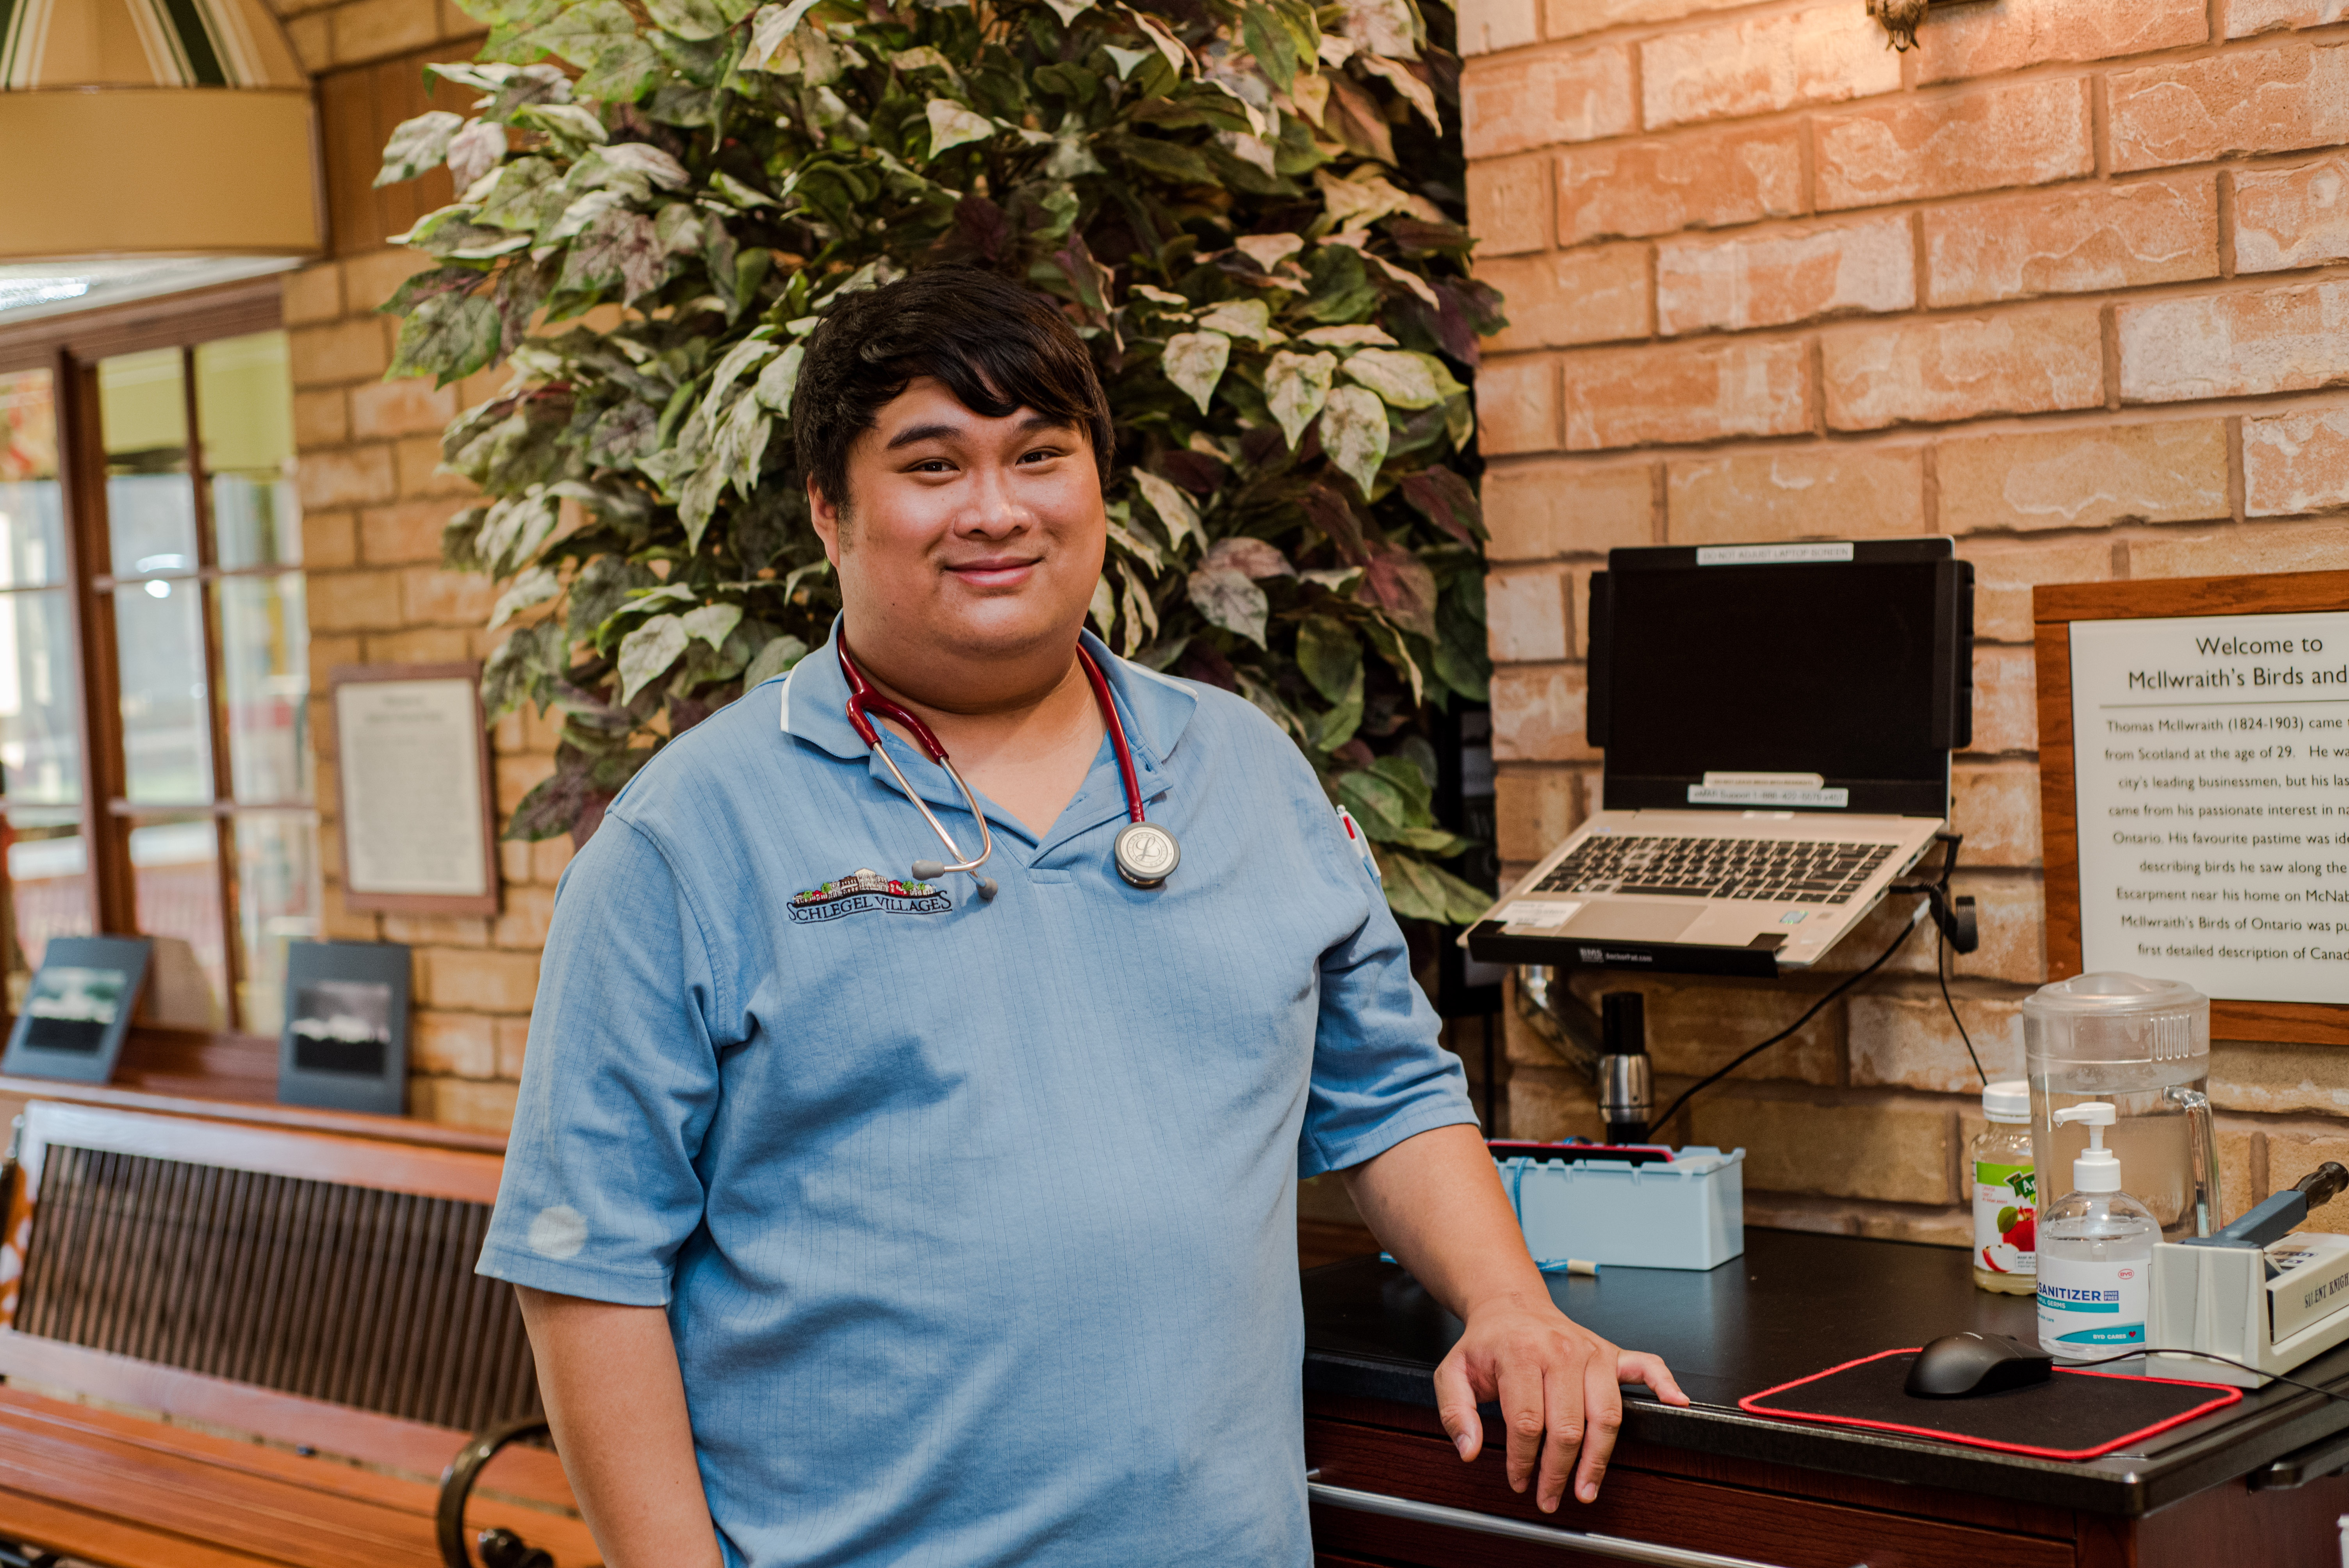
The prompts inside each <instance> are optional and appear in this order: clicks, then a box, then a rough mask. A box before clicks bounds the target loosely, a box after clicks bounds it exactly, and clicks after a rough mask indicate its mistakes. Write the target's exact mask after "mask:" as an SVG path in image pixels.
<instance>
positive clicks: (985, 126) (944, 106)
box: [922, 98, 996, 158]
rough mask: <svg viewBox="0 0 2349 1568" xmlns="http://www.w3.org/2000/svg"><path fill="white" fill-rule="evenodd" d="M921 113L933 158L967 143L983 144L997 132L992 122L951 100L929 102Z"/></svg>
mask: <svg viewBox="0 0 2349 1568" xmlns="http://www.w3.org/2000/svg"><path fill="white" fill-rule="evenodd" d="M922 112H923V115H924V117H925V118H926V119H927V120H928V121H929V126H930V156H931V157H932V158H936V156H937V155H938V154H939V153H941V152H944V151H946V150H947V149H948V148H950V147H960V146H961V145H962V144H963V143H965V142H967V141H985V140H986V139H988V138H989V137H991V136H993V135H994V134H995V131H996V125H995V122H994V121H993V120H991V119H988V118H987V117H986V116H985V115H983V114H973V113H972V112H971V111H970V110H969V109H968V108H964V107H963V106H962V105H961V104H958V103H957V102H955V101H954V100H953V99H952V98H932V99H931V100H930V101H929V106H928V107H927V108H925V109H924V110H923V111H922Z"/></svg>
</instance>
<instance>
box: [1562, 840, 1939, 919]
mask: <svg viewBox="0 0 2349 1568" xmlns="http://www.w3.org/2000/svg"><path fill="white" fill-rule="evenodd" d="M1894 848H1895V846H1894V845H1891V844H1852V843H1834V842H1825V843H1812V842H1806V841H1790V840H1785V839H1682V838H1653V839H1635V838H1630V837H1627V836H1624V835H1621V834H1616V833H1600V834H1598V835H1596V836H1594V837H1592V838H1588V839H1586V840H1584V841H1582V842H1581V843H1580V844H1579V845H1578V846H1576V848H1575V850H1574V852H1573V853H1572V854H1569V855H1568V856H1567V857H1566V859H1564V860H1562V861H1559V862H1558V863H1557V866H1556V868H1554V869H1553V870H1552V871H1551V872H1550V873H1549V874H1548V875H1547V876H1546V877H1544V878H1542V880H1541V881H1540V882H1538V883H1537V884H1536V885H1535V889H1534V891H1535V892H1616V893H1635V894H1636V893H1646V894H1650V895H1661V896H1663V897H1668V898H1754V899H1765V900H1768V901H1769V902H1771V903H1849V902H1850V901H1851V897H1852V895H1853V894H1854V893H1856V892H1858V891H1859V890H1860V888H1861V887H1862V886H1863V885H1865V884H1866V882H1868V878H1869V877H1870V876H1872V875H1873V874H1875V872H1876V870H1877V868H1878V867H1879V866H1881V865H1882V864H1883V863H1884V861H1885V860H1886V858H1887V857H1888V856H1889V855H1890V854H1891V853H1892V851H1893V849H1894Z"/></svg>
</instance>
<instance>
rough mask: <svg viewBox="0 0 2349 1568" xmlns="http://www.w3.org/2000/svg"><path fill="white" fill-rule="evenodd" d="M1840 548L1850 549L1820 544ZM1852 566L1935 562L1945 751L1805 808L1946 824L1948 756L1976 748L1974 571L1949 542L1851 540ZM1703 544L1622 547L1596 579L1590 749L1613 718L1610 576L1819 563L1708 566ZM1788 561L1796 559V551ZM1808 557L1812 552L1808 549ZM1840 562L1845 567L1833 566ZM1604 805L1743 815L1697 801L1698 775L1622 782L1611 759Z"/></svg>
mask: <svg viewBox="0 0 2349 1568" xmlns="http://www.w3.org/2000/svg"><path fill="white" fill-rule="evenodd" d="M1832 543H1835V544H1838V545H1840V544H1842V543H1845V542H1844V541H1834V542H1832ZM1848 543H1849V544H1850V548H1851V556H1850V560H1849V562H1848V563H1849V564H1852V565H1911V564H1930V566H1932V568H1933V626H1932V647H1931V650H1930V657H1931V660H1932V667H1933V669H1934V670H1935V671H1937V672H1938V676H1937V678H1935V679H1934V680H1933V683H1932V687H1931V690H1930V696H1929V700H1930V704H1931V711H1930V716H1929V734H1930V742H1931V744H1932V745H1933V746H1934V747H1936V748H1940V752H1941V756H1940V768H1939V769H1938V774H1937V776H1935V777H1930V778H1926V777H1918V778H1904V779H1838V778H1830V779H1826V785H1827V787H1828V788H1831V789H1845V790H1847V791H1848V797H1847V802H1846V804H1845V805H1843V806H1842V807H1840V808H1828V807H1806V808H1804V810H1840V811H1842V812H1844V813H1846V814H1853V815H1861V814H1864V815H1872V816H1873V815H1880V816H1901V817H1942V818H1946V817H1947V816H1948V815H1949V813H1950V774H1949V753H1950V752H1951V751H1953V750H1958V749H1961V748H1964V747H1966V746H1967V745H1969V744H1971V740H1972V738H1973V566H1972V563H1971V562H1964V561H1960V560H1958V559H1957V558H1956V549H1955V546H1954V544H1953V542H1951V540H1950V539H1948V538H1946V537H1940V538H1931V539H1901V540H1854V541H1849V542H1848ZM1698 550H1699V547H1697V546H1692V545H1666V546H1653V547H1641V548H1635V549H1622V550H1616V551H1612V552H1609V555H1608V561H1607V568H1608V569H1607V571H1605V572H1599V573H1592V574H1591V579H1590V619H1589V623H1588V624H1589V628H1590V664H1589V690H1588V697H1587V707H1586V713H1587V715H1588V731H1589V736H1590V744H1591V745H1593V746H1595V747H1598V748H1600V749H1601V750H1605V749H1606V748H1607V745H1608V738H1609V733H1610V731H1611V730H1612V728H1613V725H1614V720H1615V707H1616V703H1615V697H1614V692H1613V665H1614V594H1615V589H1614V579H1615V577H1616V576H1617V575H1618V574H1629V573H1650V572H1694V571H1706V572H1721V571H1737V572H1764V573H1766V572H1771V571H1775V570H1779V569H1781V568H1782V567H1783V566H1788V565H1817V564H1821V562H1819V561H1818V559H1817V558H1816V555H1815V554H1814V555H1811V556H1810V558H1809V559H1801V560H1788V561H1785V562H1768V561H1762V562H1740V563H1737V564H1734V565H1702V564H1701V563H1700V562H1699V558H1698ZM1789 553H1790V554H1793V553H1794V552H1793V551H1790V552H1789ZM1806 553H1807V552H1806ZM1835 563H1836V564H1841V563H1842V562H1835ZM1602 778H1603V780H1604V784H1603V794H1602V799H1603V804H1604V806H1605V808H1606V809H1607V810H1624V811H1628V810H1651V811H1652V810H1674V811H1708V810H1709V811H1723V812H1740V811H1743V810H1751V809H1752V808H1750V807H1744V806H1738V805H1706V804H1701V803H1692V802H1691V801H1690V799H1689V798H1688V791H1689V787H1690V786H1691V785H1692V784H1696V783H1700V782H1702V779H1700V778H1686V777H1677V776H1675V777H1651V776H1625V775H1623V774H1621V773H1619V772H1618V771H1617V769H1616V768H1615V764H1614V758H1613V757H1612V755H1611V754H1610V755H1609V757H1608V758H1607V760H1606V765H1605V769H1604V772H1603V774H1602Z"/></svg>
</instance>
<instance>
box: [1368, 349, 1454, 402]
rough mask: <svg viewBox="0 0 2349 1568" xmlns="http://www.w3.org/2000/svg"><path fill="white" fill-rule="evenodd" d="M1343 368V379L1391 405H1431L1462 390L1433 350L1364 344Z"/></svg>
mask: <svg viewBox="0 0 2349 1568" xmlns="http://www.w3.org/2000/svg"><path fill="white" fill-rule="evenodd" d="M1343 368H1344V370H1345V373H1346V377H1347V379H1349V380H1350V381H1357V382H1360V383H1361V385H1363V386H1365V387H1369V388H1370V389H1371V391H1373V392H1375V393H1377V394H1378V395H1379V397H1380V398H1381V400H1382V401H1384V402H1385V403H1386V404H1387V406H1388V407H1392V408H1432V407H1434V406H1435V405H1436V404H1438V403H1441V402H1443V401H1444V399H1445V398H1447V397H1457V396H1458V395H1459V394H1460V393H1461V392H1463V391H1464V390H1465V388H1464V387H1462V386H1461V385H1460V383H1459V382H1457V381H1454V379H1453V378H1452V373H1451V372H1450V371H1448V370H1446V369H1445V368H1444V361H1442V360H1440V359H1438V358H1436V357H1435V356H1433V354H1411V353H1405V352H1402V351H1401V350H1398V349H1392V348H1364V349H1361V350H1358V351H1357V352H1355V353H1354V354H1352V355H1350V356H1348V357H1347V359H1346V363H1345V366H1344V367H1343Z"/></svg>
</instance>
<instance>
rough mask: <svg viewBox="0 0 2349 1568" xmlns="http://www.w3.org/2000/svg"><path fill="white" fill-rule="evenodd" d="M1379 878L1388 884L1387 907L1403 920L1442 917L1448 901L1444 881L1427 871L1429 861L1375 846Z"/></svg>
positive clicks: (1438, 918) (1438, 919) (1440, 919)
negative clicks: (1438, 880) (1437, 879)
mask: <svg viewBox="0 0 2349 1568" xmlns="http://www.w3.org/2000/svg"><path fill="white" fill-rule="evenodd" d="M1371 852H1372V853H1373V854H1374V855H1376V856H1377V857H1378V862H1379V878H1380V881H1381V882H1383V883H1384V885H1385V887H1386V894H1387V907H1388V908H1389V909H1392V911H1394V913H1396V914H1397V915H1398V916H1400V917H1401V918H1402V919H1404V920H1433V921H1442V920H1443V919H1444V914H1445V913H1446V904H1447V903H1448V901H1447V900H1446V898H1445V897H1444V886H1443V884H1442V883H1440V882H1436V881H1435V880H1434V879H1433V877H1431V876H1429V875H1428V874H1427V872H1428V867H1427V865H1426V864H1425V863H1424V862H1423V861H1421V860H1419V859H1418V857H1416V856H1414V855H1406V854H1402V853H1400V852H1398V851H1392V850H1379V849H1376V848H1373V850H1372V851H1371Z"/></svg>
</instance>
